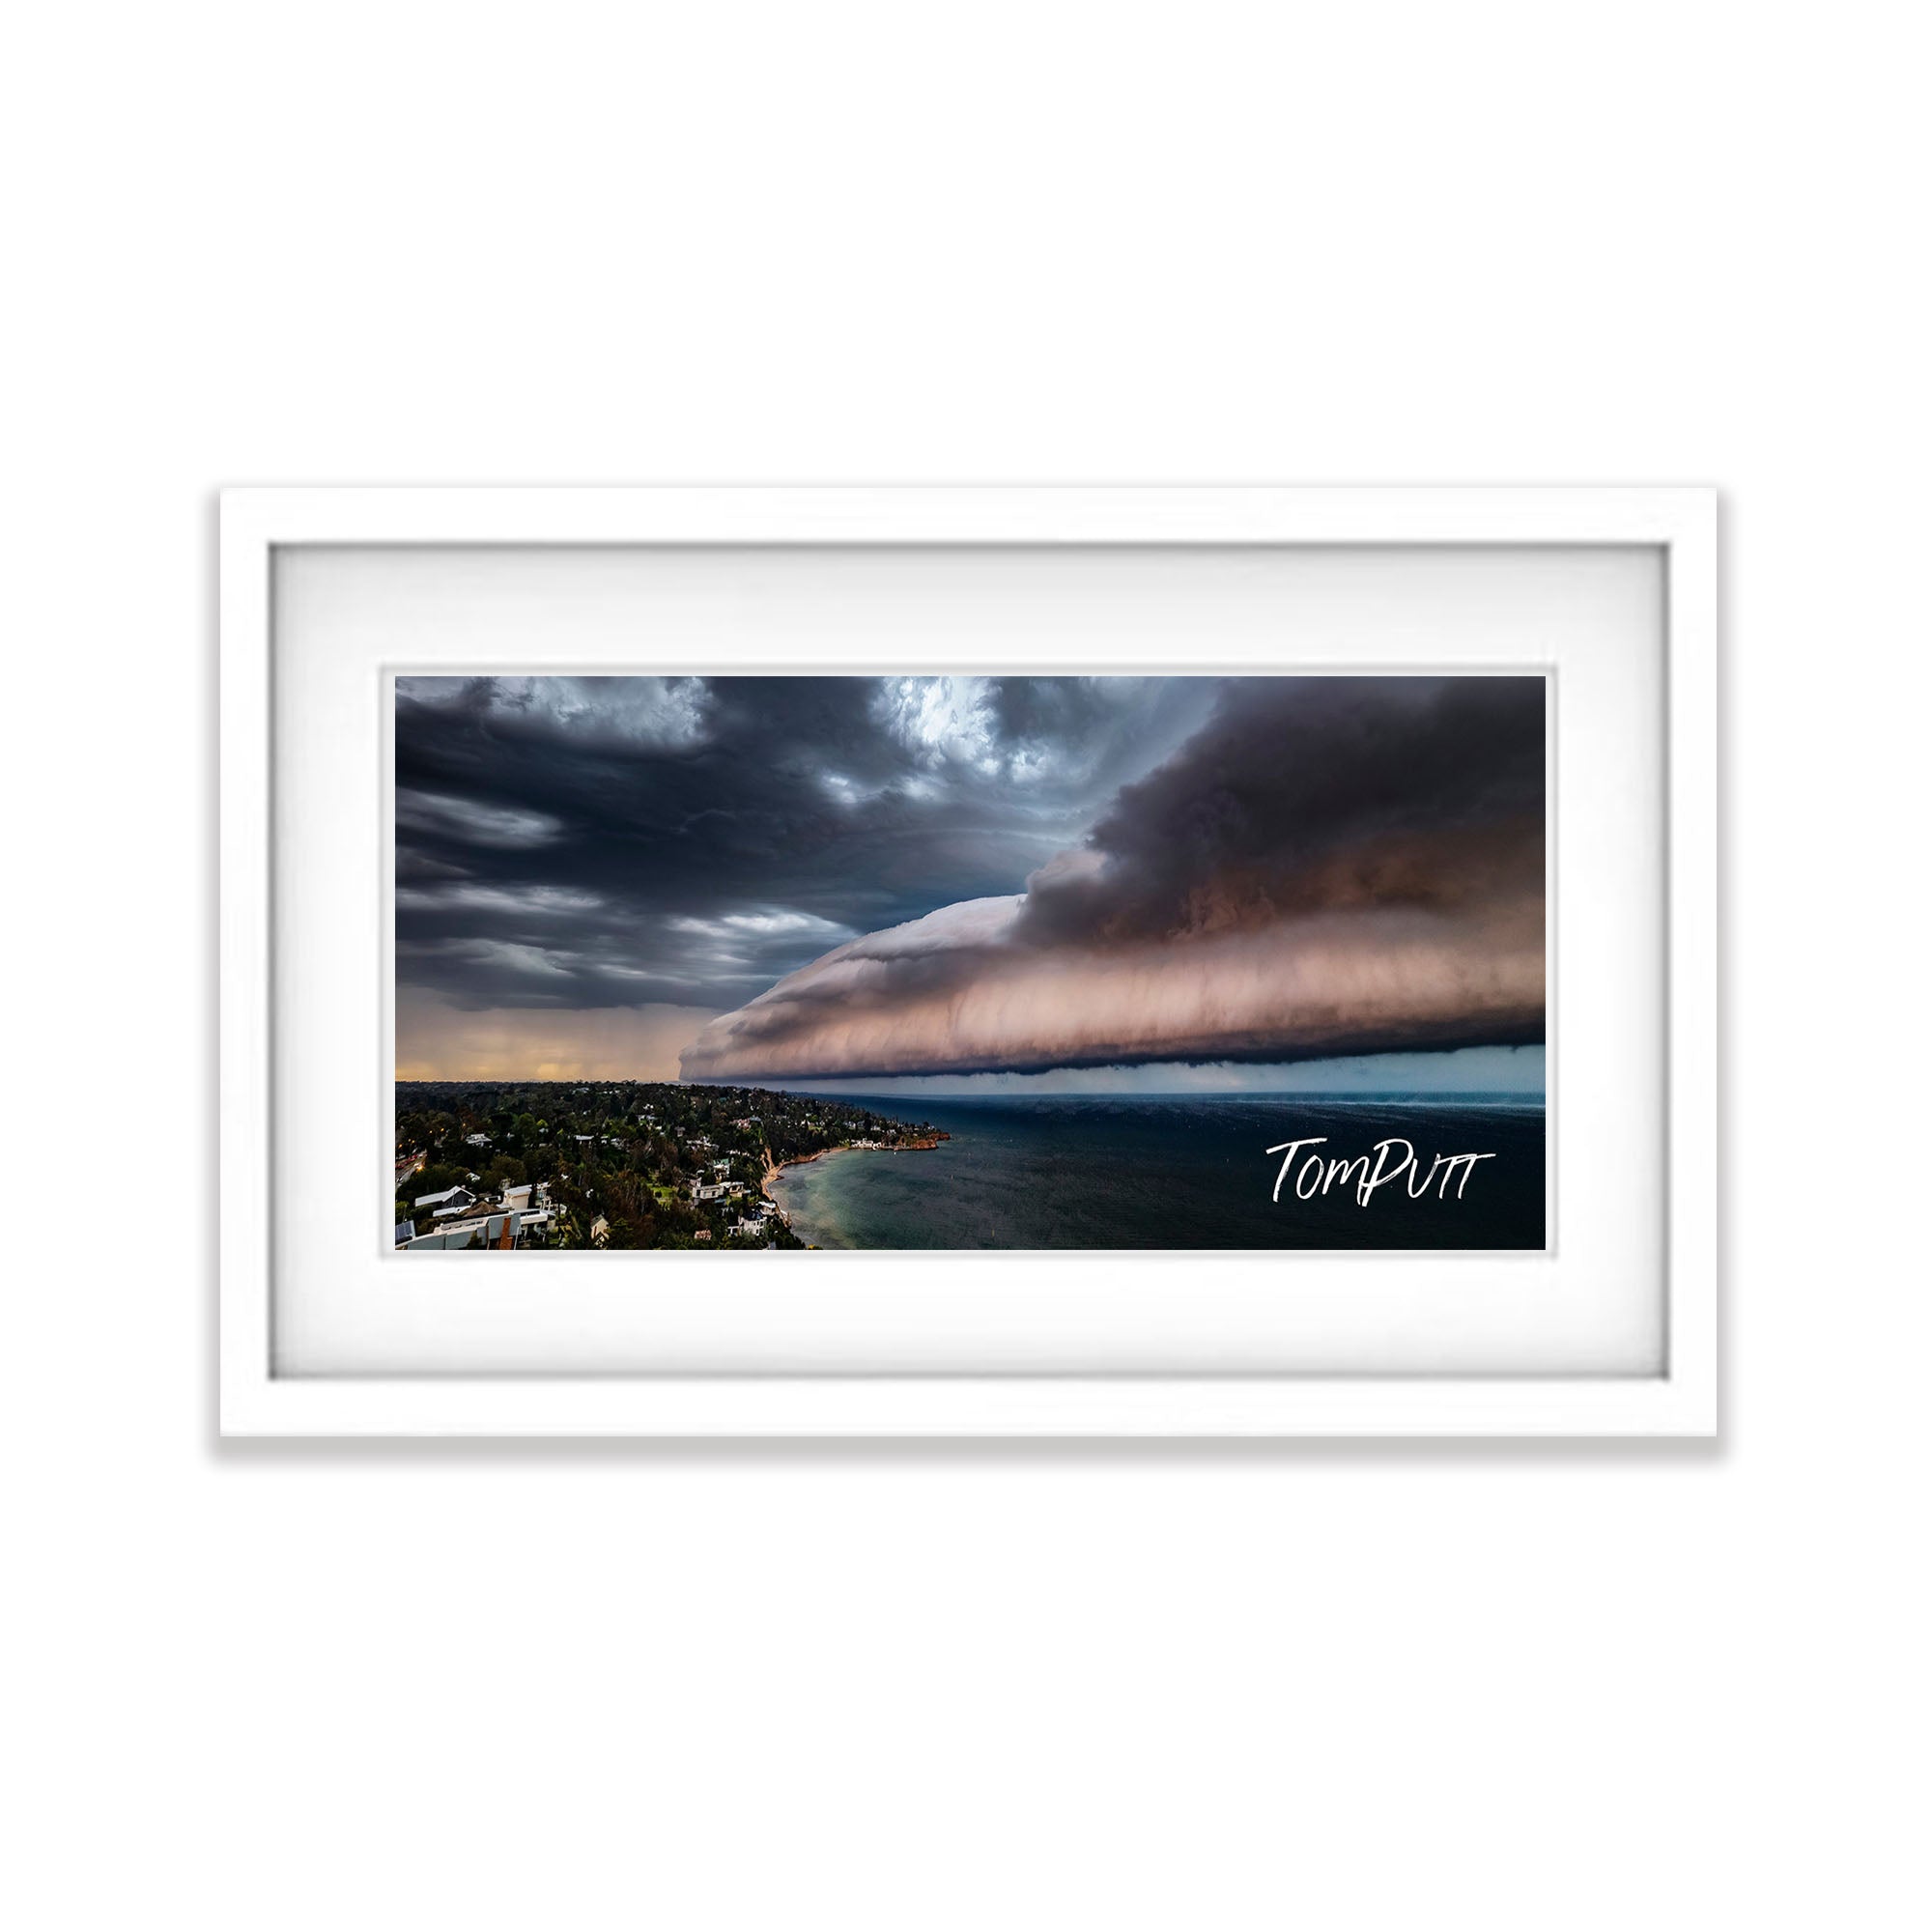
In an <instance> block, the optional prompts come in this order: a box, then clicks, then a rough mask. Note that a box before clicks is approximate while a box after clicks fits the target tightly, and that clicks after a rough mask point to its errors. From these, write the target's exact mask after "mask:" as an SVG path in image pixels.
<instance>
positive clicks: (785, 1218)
mask: <svg viewBox="0 0 1932 1932" xmlns="http://www.w3.org/2000/svg"><path fill="white" fill-rule="evenodd" d="M951 1139H952V1135H951V1134H933V1135H931V1136H929V1137H927V1138H925V1139H923V1140H916V1141H902V1142H900V1143H899V1144H898V1145H897V1146H895V1147H882V1146H879V1145H878V1144H876V1143H874V1144H873V1145H872V1146H870V1147H864V1146H861V1145H860V1143H859V1142H857V1141H840V1142H839V1143H838V1146H837V1147H829V1148H815V1149H814V1150H813V1151H811V1152H810V1153H801V1154H794V1155H793V1156H792V1158H791V1159H790V1160H774V1159H773V1158H772V1151H771V1149H770V1148H767V1149H765V1175H764V1179H763V1180H762V1181H761V1182H760V1184H759V1191H760V1192H761V1193H762V1194H763V1195H764V1197H765V1199H766V1200H767V1201H769V1202H770V1203H771V1204H772V1206H773V1207H774V1208H777V1209H778V1212H779V1219H780V1220H781V1221H782V1222H783V1223H784V1224H785V1226H786V1227H787V1228H790V1227H791V1216H790V1215H789V1214H788V1213H787V1212H786V1211H785V1205H784V1203H783V1202H782V1201H781V1200H780V1199H779V1197H778V1196H777V1195H776V1194H775V1193H774V1192H773V1191H772V1182H773V1181H775V1180H776V1179H778V1178H779V1176H780V1175H781V1174H782V1173H783V1172H784V1171H785V1169H786V1168H788V1167H809V1166H810V1164H811V1163H812V1162H813V1161H815V1160H823V1159H824V1158H825V1156H826V1155H827V1154H832V1153H927V1152H930V1151H931V1150H932V1149H934V1148H936V1147H937V1146H938V1145H939V1144H940V1142H941V1141H948V1140H951ZM794 1232H796V1230H794Z"/></svg>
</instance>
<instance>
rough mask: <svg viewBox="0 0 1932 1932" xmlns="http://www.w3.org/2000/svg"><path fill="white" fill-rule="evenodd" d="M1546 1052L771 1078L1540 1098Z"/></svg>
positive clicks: (936, 1090)
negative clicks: (1247, 1063)
mask: <svg viewBox="0 0 1932 1932" xmlns="http://www.w3.org/2000/svg"><path fill="white" fill-rule="evenodd" d="M1544 1080H1545V1051H1544V1049H1543V1048H1542V1047H1540V1046H1464V1047H1458V1048H1455V1049H1453V1050H1452V1051H1449V1052H1445V1053H1365V1054H1358V1055H1356V1056H1354V1057H1352V1058H1350V1059H1346V1060H1303V1061H1297V1062H1294V1063H1293V1064H1291V1065H1240V1064H1237V1063H1236V1062H1232V1061H1214V1062H1211V1063H1208V1064H1205V1065H1188V1064H1185V1063H1181V1062H1161V1063H1155V1064H1152V1065H1146V1066H1057V1067H1053V1068H1051V1069H1049V1070H1048V1071H1047V1072H1044V1073H968V1074H957V1073H927V1074H900V1075H896V1076H880V1077H877V1078H873V1079H869V1080H866V1079H861V1080H786V1081H782V1082H779V1081H773V1082H770V1083H767V1084H769V1085H772V1086H782V1087H783V1088H784V1089H785V1090H786V1091H787V1092H788V1093H795V1094H834V1095H837V1094H905V1095H907V1096H908V1097H912V1096H916V1095H919V1094H930V1095H931V1096H932V1097H933V1098H934V1099H942V1098H946V1097H948V1096H951V1097H953V1098H958V1099H966V1098H970V1097H972V1096H973V1095H975V1094H1326V1095H1331V1096H1334V1097H1338V1098H1345V1097H1347V1096H1348V1095H1349V1094H1374V1095H1376V1096H1378V1098H1387V1097H1389V1096H1391V1095H1398V1094H1401V1095H1409V1094H1413V1095H1417V1096H1426V1097H1439V1098H1443V1099H1454V1098H1456V1097H1457V1096H1458V1095H1462V1094H1507V1095H1509V1096H1510V1097H1511V1098H1514V1099H1523V1100H1541V1099H1542V1098H1543V1095H1544Z"/></svg>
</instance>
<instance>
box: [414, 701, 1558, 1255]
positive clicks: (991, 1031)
mask: <svg viewBox="0 0 1932 1932" xmlns="http://www.w3.org/2000/svg"><path fill="white" fill-rule="evenodd" d="M1547 702H1548V698H1547V692H1546V682H1545V680H1544V678H1542V677H1541V676H1534V675H1531V676H1524V675H1515V674H1511V675H1501V674H1496V675H1491V674H1483V673H1459V674H1452V675H1432V676H1413V675H1399V674H1391V675H1382V676H1362V675H1346V676H1345V675H1292V676H1186V675H1179V676H1152V677H1149V676H1080V677H1072V676H1010V677H1002V676H963V675H945V676H938V675H907V676H894V677H875V676H856V675H853V676H746V675H729V676H709V677H708V676H676V677H659V676H601V677H563V676H533V677H517V676H500V675H491V676H443V675H439V676H400V677H398V678H396V679H395V681H394V745H395V767H394V781H395V792H394V837H395V853H394V859H395V866H394V879H395V887H394V897H395V903H394V920H395V984H394V1016H395V1075H396V1083H395V1130H396V1131H395V1210H394V1211H395V1222H394V1235H393V1245H394V1246H395V1248H396V1249H397V1251H398V1252H406V1253H410V1254H416V1253H420V1252H425V1251H428V1252H448V1251H451V1250H456V1251H465V1252H469V1253H475V1254H485V1253H493V1252H497V1253H500V1252H516V1251H518V1250H520V1249H531V1248H545V1249H557V1248H563V1249H585V1250H598V1249H602V1250H623V1249H642V1248H679V1249H709V1250H711V1251H713V1252H718V1251H723V1250H727V1249H761V1250H786V1249H805V1248H813V1247H817V1248H886V1249H912V1248H1027V1249H1052V1248H1062V1249H1065V1248H1096V1249H1105V1248H1157V1249H1202V1250H1209V1249H1231V1248H1282V1249H1296V1248H1301V1249H1309V1248H1323V1249H1435V1250H1444V1249H1451V1250H1454V1249H1463V1250H1470V1249H1541V1248H1542V1247H1543V1246H1544V1245H1545V1238H1546V1229H1545V1213H1546V1208H1545V1203H1546V1184H1545V1129H1546V1118H1545V1033H1544V1028H1545V979H1546V907H1545V897H1546V893H1545V868H1546V822H1545V818H1546V733H1547V728H1548V715H1547Z"/></svg>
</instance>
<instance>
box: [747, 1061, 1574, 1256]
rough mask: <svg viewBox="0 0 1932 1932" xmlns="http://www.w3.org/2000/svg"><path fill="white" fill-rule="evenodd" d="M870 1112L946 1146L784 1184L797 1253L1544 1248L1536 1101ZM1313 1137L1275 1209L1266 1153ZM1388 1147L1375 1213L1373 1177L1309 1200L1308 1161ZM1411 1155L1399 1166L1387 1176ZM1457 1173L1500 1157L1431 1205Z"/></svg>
mask: <svg viewBox="0 0 1932 1932" xmlns="http://www.w3.org/2000/svg"><path fill="white" fill-rule="evenodd" d="M840 1097H841V1098H852V1099H860V1098H863V1096H860V1095H841V1096H840ZM865 1104H867V1105H868V1106H871V1107H874V1108H876V1109H877V1111H879V1112H880V1113H883V1114H888V1115H891V1116H892V1117H893V1118H894V1119H896V1120H902V1121H926V1122H931V1123H932V1125H934V1126H936V1127H938V1128H940V1129H941V1130H942V1131H944V1132H946V1133H949V1134H951V1135H952V1139H951V1140H950V1141H943V1142H941V1143H940V1145H939V1146H938V1147H936V1148H933V1149H931V1150H930V1151H914V1152H887V1151H874V1150H870V1149H850V1150H846V1151H841V1152H838V1153H830V1154H825V1155H822V1156H821V1157H820V1158H819V1159H817V1160H815V1161H810V1162H807V1163H804V1164H802V1165H798V1166H793V1167H787V1168H785V1169H784V1170H783V1172H782V1173H781V1175H780V1176H779V1178H778V1179H776V1180H775V1181H774V1182H773V1183H772V1186H773V1192H774V1193H775V1194H776V1196H777V1198H778V1201H779V1203H780V1205H781V1207H782V1208H784V1210H785V1213H786V1214H787V1216H788V1217H789V1218H790V1221H791V1225H792V1228H793V1231H794V1232H795V1233H796V1234H797V1235H798V1236H799V1238H800V1239H801V1240H805V1241H808V1242H810V1243H812V1244H813V1245H815V1246H818V1247H823V1248H1541V1247H1542V1246H1543V1245H1544V1110H1543V1105H1542V1103H1541V1101H1527V1102H1525V1101H1522V1100H1520V1099H1507V1098H1501V1097H1497V1098H1492V1099H1487V1100H1466V1101H1465V1100H1455V1101H1444V1100H1441V1099H1438V1098H1434V1097H1432V1098H1430V1099H1427V1100H1423V1099H1399V1098H1398V1099H1385V1100H1384V1099H1353V1098H1350V1099H1348V1100H1333V1099H1327V1098H1320V1099H1312V1100H1311V1099H1307V1098H1303V1097H1301V1096H1298V1095H1293V1094H1281V1095H1279V1096H1274V1095H1269V1094H1242V1095H1241V1096H1239V1097H1238V1098H1222V1097H1211V1098H1209V1097H1197V1096H1194V1095H1188V1096H1184V1097H1182V1096H1175V1097H1166V1096H1157V1097H1148V1096H1135V1097H1132V1098H1127V1097H1119V1098H1116V1097H1112V1096H1108V1097H1094V1098H1078V1099H1075V1098H1066V1097H1058V1096H1056V1097H1053V1098H1043V1097H1034V1096H1028V1097H1026V1098H1006V1097H1002V1098H997V1099H971V1100H921V1101H920V1102H919V1103H918V1104H917V1107H916V1108H915V1107H913V1106H910V1105H908V1103H907V1102H906V1100H905V1099H904V1097H903V1096H880V1097H878V1098H875V1099H868V1100H866V1101H865ZM1314 1135H1325V1136H1326V1140H1325V1142H1324V1144H1323V1145H1321V1146H1320V1147H1311V1148H1306V1149H1303V1150H1302V1151H1301V1152H1300V1153H1299V1154H1297V1155H1296V1156H1295V1167H1294V1170H1293V1172H1292V1173H1291V1176H1290V1178H1289V1179H1288V1180H1287V1181H1286V1182H1284V1183H1283V1186H1282V1189H1281V1199H1280V1200H1279V1201H1278V1202H1276V1201H1274V1200H1272V1199H1271V1198H1270V1197H1271V1196H1272V1194H1273V1192H1274V1185H1275V1178H1276V1175H1277V1174H1278V1173H1279V1171H1280V1168H1281V1161H1282V1156H1281V1155H1280V1154H1271V1153H1269V1152H1268V1151H1267V1150H1268V1149H1269V1148H1271V1147H1276V1146H1279V1145H1280V1144H1281V1143H1283V1142H1287V1141H1296V1140H1304V1139H1308V1138H1310V1137H1312V1136H1314ZM1389 1139H1394V1140H1397V1141H1398V1142H1400V1141H1406V1142H1408V1143H1409V1144H1410V1145H1411V1146H1412V1147H1413V1149H1414V1151H1415V1165H1414V1166H1413V1167H1412V1168H1410V1169H1408V1170H1406V1171H1405V1172H1403V1173H1402V1174H1401V1176H1400V1178H1399V1179H1394V1180H1392V1181H1390V1182H1389V1183H1388V1184H1386V1185H1383V1186H1381V1187H1378V1188H1377V1189H1376V1190H1375V1192H1374V1194H1373V1196H1372V1198H1371V1199H1370V1201H1369V1203H1368V1205H1367V1206H1366V1207H1364V1206H1361V1205H1359V1203H1358V1201H1357V1196H1356V1190H1355V1187H1354V1186H1353V1184H1352V1183H1353V1181H1354V1180H1356V1179H1359V1177H1360V1174H1361V1170H1360V1169H1356V1170H1355V1171H1354V1173H1353V1174H1352V1175H1351V1176H1350V1179H1349V1181H1348V1182H1345V1181H1343V1180H1342V1179H1339V1178H1338V1179H1336V1181H1335V1182H1334V1184H1333V1185H1332V1186H1330V1187H1329V1188H1328V1189H1327V1191H1326V1192H1325V1193H1321V1194H1316V1195H1315V1196H1314V1197H1313V1198H1312V1199H1306V1200H1303V1199H1297V1198H1296V1195H1295V1179H1296V1178H1297V1177H1298V1176H1300V1175H1301V1174H1302V1172H1303V1169H1302V1163H1303V1162H1305V1161H1306V1160H1308V1158H1309V1157H1310V1156H1311V1155H1315V1156H1319V1157H1321V1158H1322V1159H1323V1160H1328V1159H1337V1160H1339V1159H1347V1160H1353V1159H1355V1158H1356V1157H1357V1156H1358V1155H1363V1154H1366V1155H1368V1157H1369V1165H1370V1168H1371V1169H1373V1168H1374V1167H1375V1165H1376V1159H1377V1156H1376V1152H1375V1149H1376V1144H1377V1143H1378V1141H1383V1140H1389ZM1403 1151H1404V1150H1403V1148H1402V1147H1401V1146H1400V1145H1398V1146H1395V1147H1394V1148H1392V1149H1391V1151H1389V1153H1388V1154H1387V1155H1386V1156H1385V1157H1384V1164H1383V1167H1382V1170H1381V1171H1382V1173H1383V1174H1384V1175H1388V1174H1392V1173H1394V1172H1395V1170H1396V1168H1397V1166H1398V1164H1399V1162H1400V1160H1401V1158H1402V1155H1403ZM1459 1153H1484V1154H1492V1155H1494V1156H1495V1157H1494V1158H1493V1159H1490V1160H1484V1161H1479V1162H1477V1163H1476V1164H1475V1165H1474V1167H1473V1168H1463V1169H1458V1170H1456V1171H1455V1172H1454V1173H1452V1174H1449V1175H1448V1176H1447V1177H1446V1179H1447V1185H1446V1195H1447V1198H1446V1199H1444V1198H1442V1197H1443V1195H1444V1192H1445V1188H1444V1180H1445V1175H1444V1170H1443V1168H1442V1167H1440V1166H1438V1167H1436V1168H1435V1178H1434V1180H1433V1181H1432V1182H1431V1183H1430V1184H1429V1185H1428V1187H1427V1188H1426V1190H1424V1189H1423V1177H1424V1176H1425V1175H1427V1174H1429V1172H1430V1170H1431V1166H1432V1163H1433V1162H1435V1158H1436V1156H1437V1155H1442V1156H1445V1157H1446V1156H1449V1155H1452V1154H1459ZM1323 1171H1324V1170H1318V1173H1321V1172H1323ZM1464 1175H1466V1177H1467V1178H1466V1179H1463V1176H1464ZM1459 1181H1461V1182H1462V1186H1461V1192H1460V1197H1459V1192H1458V1182H1459ZM1411 1184H1412V1185H1413V1186H1414V1187H1415V1188H1416V1189H1417V1190H1418V1192H1417V1194H1415V1195H1414V1196H1411V1194H1410V1191H1409V1190H1410V1186H1411Z"/></svg>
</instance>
